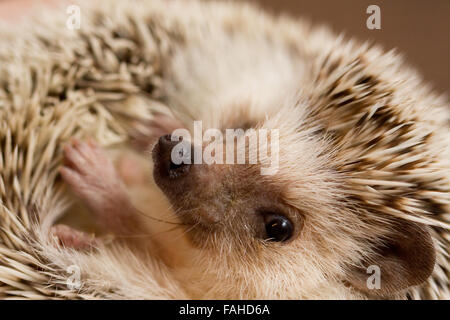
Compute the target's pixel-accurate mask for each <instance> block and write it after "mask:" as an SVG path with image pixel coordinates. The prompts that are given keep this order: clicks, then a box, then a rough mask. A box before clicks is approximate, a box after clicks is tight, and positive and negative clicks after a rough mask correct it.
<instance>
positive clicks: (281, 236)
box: [264, 213, 294, 242]
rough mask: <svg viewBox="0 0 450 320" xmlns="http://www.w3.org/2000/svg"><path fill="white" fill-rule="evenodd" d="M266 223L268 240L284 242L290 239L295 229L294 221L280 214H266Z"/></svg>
mask: <svg viewBox="0 0 450 320" xmlns="http://www.w3.org/2000/svg"><path fill="white" fill-rule="evenodd" d="M264 222H265V224H266V240H270V241H278V242H283V241H286V240H288V239H289V238H290V237H291V236H292V233H293V231H294V227H293V225H292V222H291V221H290V220H289V219H288V218H286V217H285V216H283V215H280V214H273V213H270V214H266V215H264Z"/></svg>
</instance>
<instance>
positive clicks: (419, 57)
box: [0, 0, 450, 94]
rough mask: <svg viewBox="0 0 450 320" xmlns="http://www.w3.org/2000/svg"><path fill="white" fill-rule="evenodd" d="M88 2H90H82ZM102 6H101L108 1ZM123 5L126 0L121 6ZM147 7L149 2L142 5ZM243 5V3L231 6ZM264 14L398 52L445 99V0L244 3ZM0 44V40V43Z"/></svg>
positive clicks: (449, 43)
mask: <svg viewBox="0 0 450 320" xmlns="http://www.w3.org/2000/svg"><path fill="white" fill-rule="evenodd" d="M58 1H65V2H67V3H70V2H71V1H70V0H0V19H3V20H8V21H17V20H18V19H19V18H22V19H23V18H24V17H25V18H26V13H27V12H29V11H32V10H33V9H32V7H33V6H34V5H36V4H37V3H47V4H51V3H55V2H58ZM87 1H93V0H87ZM98 1H103V2H104V3H105V5H107V3H108V0H98ZM123 1H127V0H123ZM147 1H151V0H147ZM235 1H243V0H235ZM247 1H251V2H255V3H259V4H261V5H262V6H263V7H265V8H267V9H268V10H270V11H272V12H275V13H278V12H284V13H288V14H290V15H292V16H305V17H307V18H309V19H310V20H312V21H313V22H315V23H326V24H328V25H330V26H331V27H332V28H333V30H334V31H335V32H341V31H344V32H345V33H346V34H347V35H351V36H355V37H356V38H358V39H361V40H367V39H371V40H375V41H376V42H378V43H380V44H382V45H383V46H384V47H385V49H392V48H398V49H399V51H400V52H402V53H403V54H404V55H405V56H406V59H407V61H409V62H410V63H411V64H413V65H414V66H415V67H416V68H417V69H418V70H419V71H420V72H421V73H422V74H423V75H424V77H425V79H426V80H428V81H429V82H430V83H431V84H432V85H433V87H435V88H436V89H437V90H438V91H440V92H446V93H447V94H448V93H450V0H247ZM371 4H376V5H378V6H379V7H380V9H381V30H369V29H367V27H366V20H367V17H368V16H369V15H368V14H366V9H367V7H368V6H369V5H371ZM0 40H1V39H0Z"/></svg>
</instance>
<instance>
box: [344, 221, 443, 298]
mask: <svg viewBox="0 0 450 320" xmlns="http://www.w3.org/2000/svg"><path fill="white" fill-rule="evenodd" d="M394 226H395V228H394V231H393V233H392V236H391V237H389V239H388V240H387V241H383V242H382V244H381V245H379V247H378V248H376V253H377V255H376V256H375V257H372V258H370V259H369V258H368V259H366V260H365V261H362V263H361V265H360V266H358V267H355V266H353V267H351V268H350V270H349V272H348V278H347V280H348V281H349V283H350V284H351V285H352V286H353V287H354V288H355V289H358V290H361V291H363V292H366V293H368V294H370V295H375V296H389V295H392V294H395V293H396V292H399V291H401V290H404V289H407V288H409V287H411V286H415V285H419V284H421V283H423V282H424V281H426V280H427V278H428V277H429V276H430V275H431V273H432V272H433V269H434V265H435V260H436V252H435V248H434V245H433V240H432V238H431V235H430V233H429V231H428V227H427V226H424V225H421V224H418V223H414V222H410V221H406V220H401V221H400V220H399V221H397V222H396V223H395V224H394Z"/></svg>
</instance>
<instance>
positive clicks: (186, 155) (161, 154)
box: [153, 134, 191, 179]
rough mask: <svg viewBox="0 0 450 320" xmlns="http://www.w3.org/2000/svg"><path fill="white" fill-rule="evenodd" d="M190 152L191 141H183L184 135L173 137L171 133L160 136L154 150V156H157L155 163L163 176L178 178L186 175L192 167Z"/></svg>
mask: <svg viewBox="0 0 450 320" xmlns="http://www.w3.org/2000/svg"><path fill="white" fill-rule="evenodd" d="M175 147H176V150H174V148H175ZM172 151H173V152H172ZM190 152H191V145H190V143H189V142H187V141H183V138H182V137H174V138H172V136H171V135H170V134H166V135H164V136H162V137H160V138H159V141H158V144H157V146H156V147H155V149H154V150H153V157H154V158H156V159H154V160H155V165H156V166H158V170H159V173H160V174H161V176H163V177H167V178H170V179H176V178H179V177H181V176H184V175H186V174H187V173H188V172H189V168H190V163H189V161H188V159H190ZM155 153H156V154H155Z"/></svg>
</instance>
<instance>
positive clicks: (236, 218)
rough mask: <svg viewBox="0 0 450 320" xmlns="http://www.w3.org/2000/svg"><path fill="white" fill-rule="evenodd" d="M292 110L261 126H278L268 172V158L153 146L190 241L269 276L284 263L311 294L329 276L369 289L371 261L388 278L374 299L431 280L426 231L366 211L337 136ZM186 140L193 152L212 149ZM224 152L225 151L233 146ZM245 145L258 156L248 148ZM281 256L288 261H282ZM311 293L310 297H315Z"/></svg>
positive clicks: (167, 142) (158, 171)
mask: <svg viewBox="0 0 450 320" xmlns="http://www.w3.org/2000/svg"><path fill="white" fill-rule="evenodd" d="M287 115H289V116H287ZM293 115H296V113H295V112H294V111H293V110H292V109H287V110H285V113H281V112H279V113H278V116H274V117H272V118H271V120H267V121H265V122H264V123H263V124H261V125H260V127H266V128H277V129H279V140H278V150H279V166H278V168H277V170H276V172H275V173H274V174H271V175H262V174H261V167H262V164H263V163H264V162H265V161H264V160H265V159H260V160H261V161H260V162H258V163H255V164H248V163H247V164H206V163H201V164H192V163H188V164H183V163H182V164H176V163H173V161H172V151H173V150H174V148H175V147H176V146H177V145H179V143H178V141H177V142H174V141H172V139H171V136H163V137H161V138H160V139H159V142H158V143H157V144H156V146H155V148H154V150H153V158H154V163H155V166H154V178H155V181H156V183H157V184H158V186H159V187H160V188H161V189H162V190H163V191H164V193H165V194H166V196H167V197H168V198H169V200H170V202H171V204H172V206H173V207H174V209H175V213H176V214H177V215H178V216H179V218H180V219H181V220H182V221H183V222H184V223H185V224H186V225H187V227H186V230H187V234H188V237H189V239H190V241H191V242H192V244H193V245H194V246H195V247H197V248H203V249H208V250H207V251H208V252H209V254H211V253H213V254H214V252H216V253H217V255H218V259H216V260H215V261H220V262H222V263H224V259H225V260H227V259H233V260H234V261H240V262H243V261H245V262H243V264H242V263H240V264H239V265H241V266H244V267H243V269H245V266H246V267H248V270H257V269H255V268H257V267H258V268H261V269H263V270H264V272H262V273H261V274H267V272H269V273H271V274H278V275H280V271H279V270H285V271H284V272H282V273H281V279H282V283H286V281H288V282H289V281H297V282H299V283H302V284H303V286H304V289H305V290H306V291H308V290H313V289H311V288H314V287H317V286H320V285H322V286H323V285H325V286H326V284H324V282H330V281H338V282H341V283H342V285H343V287H346V288H347V286H348V285H349V284H350V287H351V288H354V289H357V290H361V291H367V287H366V280H367V277H368V276H367V273H366V269H367V268H368V267H370V266H373V265H375V266H379V267H380V268H381V272H382V276H383V277H384V279H385V280H386V281H385V282H384V283H383V288H382V289H380V290H378V291H373V292H369V293H370V294H373V295H375V296H383V295H389V294H393V293H395V292H397V291H400V290H403V289H405V288H407V287H409V286H411V285H417V284H419V283H421V282H423V281H424V280H425V279H426V278H427V277H428V276H429V275H430V273H431V272H432V270H433V266H434V259H435V254H434V249H433V244H432V240H431V237H430V235H429V233H428V231H427V229H426V228H425V227H422V226H419V225H416V224H415V223H411V222H406V221H398V220H397V219H392V218H391V217H383V216H376V215H374V214H373V213H372V212H370V211H368V210H366V209H364V208H360V207H359V208H358V204H357V203H355V202H354V201H353V199H352V198H351V197H349V196H348V194H349V193H348V190H347V188H348V183H347V176H346V174H345V172H341V171H340V160H339V157H338V154H339V153H338V152H337V151H336V149H335V148H333V147H331V144H330V139H329V138H327V136H326V135H325V134H324V133H323V132H324V131H323V130H319V128H318V127H317V126H314V125H313V124H311V123H308V121H306V120H304V118H302V117H301V116H302V115H301V114H300V115H299V114H297V117H294V116H293ZM302 119H303V120H302ZM238 139H239V138H238ZM241 139H245V136H244V137H241ZM185 142H186V144H185V145H184V147H183V148H184V149H183V150H185V152H186V153H189V152H190V153H191V154H193V153H195V152H196V150H197V149H196V148H200V149H205V145H203V146H202V147H198V146H193V145H192V144H190V143H188V142H187V141H185ZM217 143H218V144H220V143H223V141H218V142H217ZM271 148H272V147H271ZM223 150H225V155H224V158H225V157H226V153H227V152H229V148H228V147H226V146H224V147H223ZM235 151H236V150H235ZM246 151H247V152H248V154H250V151H251V150H250V147H247V145H246ZM266 160H267V159H266ZM266 163H267V161H266ZM224 252H228V253H231V256H230V255H228V256H224V255H223V253H224ZM274 257H280V259H278V260H276V263H274V260H273V259H274ZM209 260H211V259H209ZM218 263H219V262H218ZM217 267H220V266H214V267H210V269H213V270H214V268H217ZM239 272H244V271H242V270H241V271H239ZM248 272H250V271H248ZM288 278H289V279H288ZM274 279H275V278H274ZM260 280H261V279H260ZM279 280H280V279H278V281H279ZM274 281H276V280H274ZM273 287H274V288H277V285H275V284H274V285H273ZM278 288H279V289H280V291H283V290H287V288H286V287H283V288H280V287H279V286H278ZM307 288H309V289H307ZM321 290H322V291H323V288H322V289H321ZM352 290H353V289H352ZM306 291H305V293H304V294H305V296H311V295H312V294H311V292H310V291H309V292H306ZM301 292H302V291H298V288H297V293H298V294H300V295H301ZM275 294H279V293H275Z"/></svg>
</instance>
